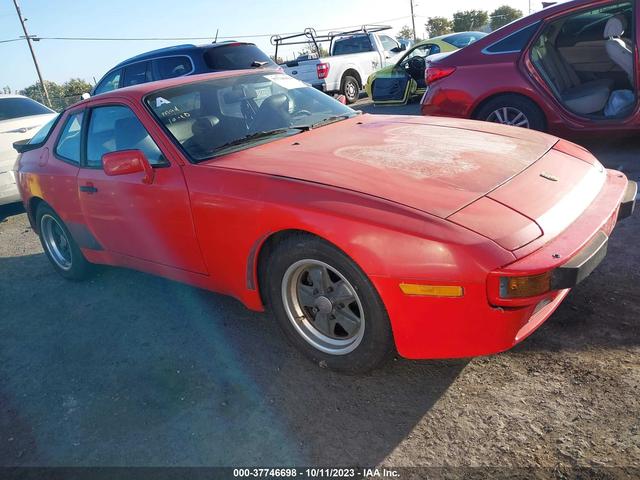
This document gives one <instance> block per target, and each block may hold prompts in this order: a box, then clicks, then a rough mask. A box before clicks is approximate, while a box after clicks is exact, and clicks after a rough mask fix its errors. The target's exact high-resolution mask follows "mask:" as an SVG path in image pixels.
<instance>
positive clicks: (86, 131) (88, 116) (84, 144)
mask: <svg viewBox="0 0 640 480" xmlns="http://www.w3.org/2000/svg"><path fill="white" fill-rule="evenodd" d="M101 107H124V108H128V109H129V110H130V111H131V113H133V115H134V116H135V117H136V118H137V119H138V121H139V122H140V124H141V125H142V126H143V127H144V129H145V130H146V131H147V134H148V135H149V137H151V140H153V143H155V145H156V147H158V150H160V153H161V154H162V156H163V157H164V159H165V161H166V163H165V164H163V165H153V164H152V165H151V168H154V169H155V168H169V167H171V164H172V162H171V160H170V159H169V156H168V155H167V153H166V152H165V149H164V148H163V147H162V144H161V142H158V141H157V140H156V139H155V138H153V135H152V134H151V132H150V131H149V129H148V128H147V127H146V125H145V124H144V122H143V121H142V120H141V119H140V116H139V115H138V113H137V112H136V110H135V109H134V108H133V107H132V106H131V105H129V104H127V103H125V102H121V101H114V100H106V101H104V102H100V103H97V102H96V103H95V104H92V105H89V106H87V107H86V108H85V110H84V111H85V115H84V117H83V127H82V128H83V133H82V141H81V142H80V145H81V147H80V148H81V150H82V151H81V152H80V158H81V162H80V164H79V165H78V166H79V167H80V168H85V169H87V170H102V169H103V166H102V159H100V162H101V163H100V165H99V166H91V165H87V142H88V138H89V122H90V120H91V115H92V114H93V111H94V110H95V109H96V108H101ZM120 151H122V150H114V152H120ZM109 153H111V152H109ZM147 160H148V159H147Z"/></svg>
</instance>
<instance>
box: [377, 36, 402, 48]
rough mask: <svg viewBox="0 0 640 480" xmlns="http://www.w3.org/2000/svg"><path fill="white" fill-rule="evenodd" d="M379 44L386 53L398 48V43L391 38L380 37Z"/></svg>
mask: <svg viewBox="0 0 640 480" xmlns="http://www.w3.org/2000/svg"><path fill="white" fill-rule="evenodd" d="M379 38H380V43H382V48H384V49H385V50H386V51H387V52H390V51H391V50H393V49H394V48H398V42H396V41H395V40H394V39H393V38H391V37H388V36H387V35H380V36H379Z"/></svg>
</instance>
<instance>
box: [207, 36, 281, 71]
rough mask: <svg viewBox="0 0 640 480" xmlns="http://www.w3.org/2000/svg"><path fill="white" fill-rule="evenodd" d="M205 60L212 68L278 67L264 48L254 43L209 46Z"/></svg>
mask: <svg viewBox="0 0 640 480" xmlns="http://www.w3.org/2000/svg"><path fill="white" fill-rule="evenodd" d="M204 61H205V63H206V64H207V67H209V68H210V69H211V70H244V69H247V68H256V67H261V66H265V67H277V65H276V64H275V63H274V62H273V60H271V59H270V58H269V57H268V56H267V55H266V54H265V53H264V52H263V51H262V50H260V49H259V48H258V47H256V46H255V45H252V44H247V43H234V44H230V45H223V46H217V47H212V48H208V49H207V50H206V51H205V53H204Z"/></svg>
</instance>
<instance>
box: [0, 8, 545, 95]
mask: <svg viewBox="0 0 640 480" xmlns="http://www.w3.org/2000/svg"><path fill="white" fill-rule="evenodd" d="M529 3H530V2H529V0H483V1H482V2H478V1H477V0H414V5H415V7H414V8H415V14H416V30H417V33H418V36H423V37H424V36H425V32H424V23H425V22H426V19H427V17H432V16H446V17H451V16H452V15H453V13H454V12H456V11H459V10H471V9H478V8H482V9H484V10H488V11H491V10H493V9H495V8H496V7H498V6H500V5H504V4H508V5H510V6H512V7H515V8H518V9H520V10H522V11H523V12H525V14H526V13H527V12H528V10H529ZM19 4H20V8H21V9H22V15H23V16H24V17H26V18H27V19H28V20H27V23H26V25H27V29H28V30H29V34H30V35H38V36H40V37H56V36H64V37H127V38H130V37H136V38H138V37H154V38H155V37H209V38H210V39H211V40H213V37H215V34H216V30H217V29H219V39H223V38H222V37H231V38H236V39H242V40H248V41H253V42H255V43H256V44H257V45H258V46H259V47H260V48H261V49H262V50H263V51H265V52H266V53H267V54H269V55H272V54H273V53H274V47H273V46H272V45H271V44H270V43H269V37H270V35H272V34H276V33H289V32H298V31H302V30H303V29H304V28H306V27H314V28H316V30H322V29H339V28H340V27H347V26H356V25H362V24H373V23H383V24H388V25H391V26H392V27H393V28H394V31H397V30H398V29H399V28H401V27H402V26H403V25H410V24H411V16H410V15H411V12H410V3H409V0H393V1H389V0H323V1H322V2H318V1H317V0H262V1H257V0H253V1H249V0H182V1H175V0H110V1H109V2H102V1H98V0H88V1H83V2H80V1H79V0H56V1H55V2H53V1H51V0H21V1H19ZM531 6H532V9H533V10H534V11H535V10H538V9H540V8H541V2H540V1H539V0H531ZM21 35H24V34H23V32H22V29H21V26H20V22H19V21H18V17H17V15H16V12H15V8H14V6H13V1H12V0H0V41H2V40H6V39H13V38H18V37H19V36H21ZM246 35H252V36H254V35H258V36H255V37H252V38H240V37H241V36H246ZM211 40H204V39H203V40H194V41H170V40H169V41H167V40H165V41H141V40H131V41H63V40H41V41H39V42H35V43H34V48H35V51H36V55H37V57H38V62H39V63H40V69H41V71H42V75H43V77H44V78H45V79H46V80H52V81H54V82H58V83H62V82H64V81H66V80H68V79H70V78H82V79H85V80H87V81H89V82H90V83H93V82H94V79H95V80H99V79H100V78H101V77H102V75H103V74H104V73H106V71H107V70H109V69H110V68H111V67H112V66H114V65H115V64H116V63H119V62H120V61H122V60H125V59H127V58H129V57H131V56H133V55H136V54H139V53H143V52H145V51H149V50H153V49H155V48H161V47H166V46H170V45H176V44H180V43H195V44H202V43H209V41H211ZM0 58H1V59H2V64H3V68H2V69H1V70H0V89H1V88H2V87H4V86H5V85H6V86H9V87H10V88H11V89H12V90H19V89H22V88H24V87H26V86H28V85H31V84H33V83H35V82H36V80H37V76H36V71H35V68H34V66H33V61H32V59H31V56H30V54H29V49H28V47H27V44H26V42H25V41H24V40H21V41H16V42H11V43H0Z"/></svg>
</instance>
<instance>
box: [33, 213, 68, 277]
mask: <svg viewBox="0 0 640 480" xmlns="http://www.w3.org/2000/svg"><path fill="white" fill-rule="evenodd" d="M40 232H41V234H42V240H43V243H44V245H45V247H46V249H47V251H48V252H49V255H50V257H51V259H52V260H53V261H54V262H55V264H56V265H57V266H58V267H60V268H61V269H62V270H70V269H71V265H72V261H73V255H72V253H71V243H70V241H69V238H68V237H67V234H66V232H65V230H64V228H63V227H62V225H60V222H58V220H57V219H56V218H55V217H53V216H51V215H49V214H45V215H43V216H42V218H41V220H40Z"/></svg>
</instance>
